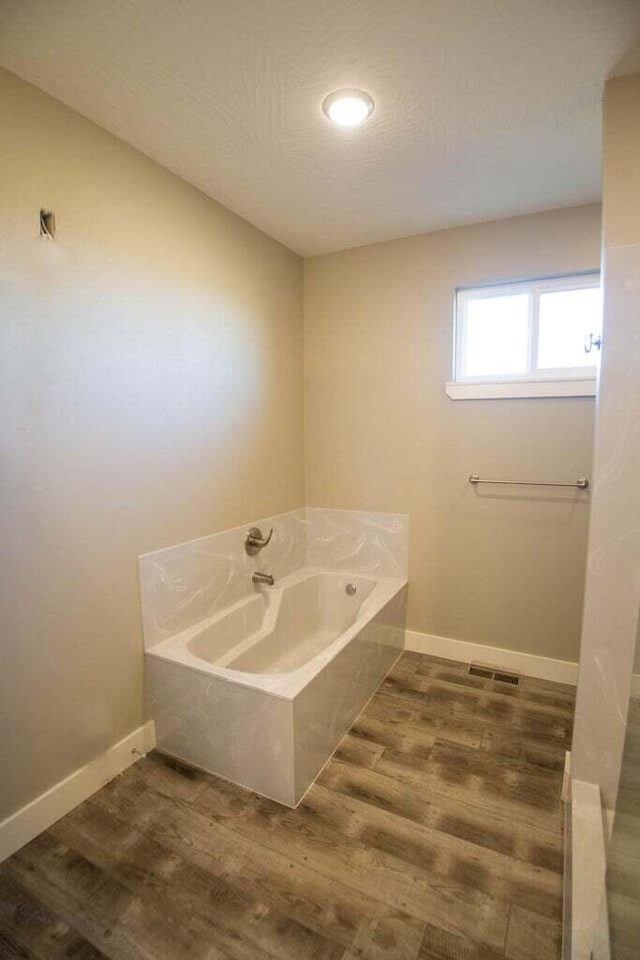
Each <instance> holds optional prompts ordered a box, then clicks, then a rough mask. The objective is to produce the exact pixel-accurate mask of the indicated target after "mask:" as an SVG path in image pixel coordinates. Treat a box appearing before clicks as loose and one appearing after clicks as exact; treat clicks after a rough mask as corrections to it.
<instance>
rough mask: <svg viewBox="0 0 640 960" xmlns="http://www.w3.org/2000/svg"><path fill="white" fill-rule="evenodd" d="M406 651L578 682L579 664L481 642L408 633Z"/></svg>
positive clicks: (526, 675) (538, 676)
mask: <svg viewBox="0 0 640 960" xmlns="http://www.w3.org/2000/svg"><path fill="white" fill-rule="evenodd" d="M405 649H406V650H413V651H414V652H415V653H428V654H430V655H431V656H433V657H444V659H446V660H456V661H458V662H460V663H482V664H486V665H487V666H492V667H495V668H496V669H501V670H511V671H513V672H515V673H521V674H522V675H523V676H525V677H536V678H537V679H539V680H553V681H555V682H556V683H570V684H572V685H573V686H575V685H576V684H577V682H578V664H577V663H574V662H573V661H571V660H554V659H553V657H539V656H538V655H537V654H534V653H521V652H520V651H519V650H506V649H503V648H502V647H489V646H485V644H482V643H471V642H470V641H469V640H454V639H452V638H451V637H437V636H434V635H433V634H429V633H417V632H416V631H415V630H407V632H406V641H405Z"/></svg>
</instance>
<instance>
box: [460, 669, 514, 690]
mask: <svg viewBox="0 0 640 960" xmlns="http://www.w3.org/2000/svg"><path fill="white" fill-rule="evenodd" d="M469 673H470V674H471V676H472V677H483V678H484V679H485V680H498V681H499V682H500V683H512V684H513V685H514V686H516V687H517V686H518V684H519V683H520V677H519V676H518V675H517V674H515V673H504V672H503V671H501V670H491V669H490V668H489V667H481V666H477V665H476V664H473V663H472V664H471V666H470V667H469Z"/></svg>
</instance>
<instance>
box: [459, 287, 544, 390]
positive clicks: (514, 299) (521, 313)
mask: <svg viewBox="0 0 640 960" xmlns="http://www.w3.org/2000/svg"><path fill="white" fill-rule="evenodd" d="M529 300H530V297H529V294H527V293H524V294H523V293H520V294H516V295H511V296H501V297H479V298H478V299H471V300H469V301H467V305H466V316H465V327H466V329H465V333H464V350H463V358H462V373H463V376H466V377H488V376H506V375H508V374H514V375H518V374H523V373H526V372H527V369H528V364H529Z"/></svg>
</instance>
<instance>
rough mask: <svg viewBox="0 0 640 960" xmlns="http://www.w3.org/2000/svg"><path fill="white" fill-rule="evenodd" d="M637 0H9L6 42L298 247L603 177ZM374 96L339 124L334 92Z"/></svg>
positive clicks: (425, 224)
mask: <svg viewBox="0 0 640 960" xmlns="http://www.w3.org/2000/svg"><path fill="white" fill-rule="evenodd" d="M639 31H640V2H639V0H321V2H317V0H107V2H105V0H0V62H1V63H2V64H3V65H4V66H6V67H7V68H8V69H10V70H13V71H14V72H15V73H17V74H19V75H20V76H22V77H24V78H25V79H26V80H29V81H31V82H32V83H35V84H36V85H37V86H39V87H41V88H42V89H43V90H46V91H47V92H48V93H50V94H52V95H53V96H55V97H57V98H58V99H59V100H62V101H63V102H64V103H66V104H68V105H69V106H71V107H73V108H74V109H76V110H78V111H79V112H80V113H82V114H84V115H85V116H87V117H90V118H91V119H92V120H94V121H95V122H96V123H98V124H100V125H101V126H103V127H105V128H106V129H107V130H110V131H111V132H112V133H115V134H116V135H117V136H119V137H121V138H122V139H123V140H126V141H127V142H128V143H130V144H133V146H135V147H137V148H138V149H140V150H141V151H143V152H144V153H146V154H148V155H149V156H150V157H153V158H154V159H155V160H157V161H158V162H159V163H161V164H163V165H164V166H166V167H168V168H169V169H170V170H173V171H175V172H176V173H177V174H179V175H180V176H182V177H184V179H185V180H188V181H190V182H191V183H193V184H195V185H196V186H198V187H200V188H201V189H202V190H203V191H204V192H205V193H208V194H209V195H210V196H212V197H215V198H216V199H217V200H219V201H221V202H222V203H224V204H225V205H226V206H228V207H230V208H231V209H232V210H235V211H236V212H237V213H239V214H240V215H241V216H243V217H246V219H247V220H250V221H251V222H252V223H254V224H256V225H257V226H259V227H261V228H262V229H263V230H265V231H266V232H267V233H270V234H271V235H272V236H274V237H276V238H278V239H279V240H281V241H282V242H283V243H285V244H287V246H289V247H291V248H292V249H294V250H296V251H298V252H299V253H302V254H305V255H308V254H314V253H320V252H325V251H329V250H337V249H341V248H344V247H349V246H354V245H357V244H363V243H370V242H374V241H377V240H385V239H389V238H391V237H397V236H403V235H408V234H413V233H421V232H423V231H427V230H434V229H438V228H440V227H444V226H452V225H454V224H459V223H469V222H472V221H477V220H487V219H494V218H499V217H505V216H510V215H513V214H517V213H524V212H529V211H533V210H542V209H549V208H552V207H560V206H565V205H569V204H578V203H586V202H589V201H592V200H596V199H598V198H599V195H600V163H601V147H600V140H601V118H600V112H601V97H602V85H603V82H604V79H605V77H606V75H607V74H608V73H610V72H612V71H613V70H615V68H616V65H617V64H618V63H623V64H624V65H625V69H626V71H627V72H629V71H630V70H631V69H634V68H635V67H636V66H637V67H640V63H637V61H636V60H635V59H634V57H633V55H632V56H631V60H630V55H629V48H630V47H631V46H632V42H633V40H634V39H635V37H636V35H637V33H638V32H639ZM351 86H357V87H362V88H363V89H365V90H367V91H369V92H370V93H371V94H372V95H373V97H374V99H375V101H376V109H375V113H374V115H373V117H372V118H371V120H370V121H369V123H368V124H367V125H366V126H364V127H362V128H360V129H356V130H350V131H348V130H340V129H336V128H334V127H333V126H331V125H330V124H329V123H328V121H327V120H326V119H325V118H324V116H323V115H322V113H321V110H320V104H321V102H322V99H323V97H324V96H325V94H326V93H328V92H330V91H331V90H335V89H336V88H339V87H351Z"/></svg>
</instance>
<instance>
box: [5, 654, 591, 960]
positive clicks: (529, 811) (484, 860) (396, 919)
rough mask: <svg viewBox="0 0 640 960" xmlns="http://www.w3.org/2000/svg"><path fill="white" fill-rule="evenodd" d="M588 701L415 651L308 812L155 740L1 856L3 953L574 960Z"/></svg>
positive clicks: (357, 727)
mask: <svg viewBox="0 0 640 960" xmlns="http://www.w3.org/2000/svg"><path fill="white" fill-rule="evenodd" d="M573 704H574V694H573V690H572V688H570V687H565V686H560V685H556V684H552V683H549V682H546V681H540V680H532V679H528V678H527V679H524V680H523V681H522V682H521V685H520V686H518V687H515V686H513V687H512V686H509V685H507V684H503V683H499V682H494V681H491V680H484V679H480V678H477V677H472V676H469V675H468V673H467V672H466V667H465V666H464V665H462V664H456V663H452V662H449V661H446V660H438V659H435V658H431V657H425V656H421V655H419V654H414V653H405V654H403V656H402V657H401V659H400V660H399V662H398V663H397V664H396V666H395V668H394V669H393V671H392V673H391V674H390V675H389V676H388V677H387V679H386V680H385V681H384V682H383V683H382V685H381V686H380V688H379V690H378V692H377V693H376V695H375V696H374V697H373V699H372V700H371V701H370V702H369V704H368V705H367V707H366V708H365V710H364V711H363V713H362V714H361V715H360V717H359V718H358V720H357V721H356V722H355V724H354V725H353V727H352V729H351V730H350V732H349V733H348V734H347V736H346V737H345V738H344V740H343V741H342V743H341V744H340V747H339V748H338V750H337V752H336V754H335V755H334V757H333V759H332V760H331V761H330V762H329V764H328V765H327V766H326V767H325V769H324V770H323V772H322V774H321V775H320V777H319V779H318V780H317V782H316V783H315V784H314V786H313V787H312V788H311V789H310V790H309V792H308V793H307V795H306V796H305V798H304V799H303V801H302V803H301V804H300V806H299V807H298V808H297V809H296V810H289V809H287V808H285V807H281V806H279V805H278V804H276V803H274V802H272V801H270V800H265V799H264V798H262V797H259V796H257V795H255V794H252V793H250V792H249V791H247V790H243V789H241V788H240V787H236V786H234V785H233V784H230V783H227V782H225V781H223V780H220V779H218V778H216V777H213V776H208V775H206V774H203V773H200V772H198V771H194V770H192V769H189V768H186V767H183V766H181V765H180V764H176V763H174V762H171V761H168V760H166V759H163V758H162V757H161V756H159V755H158V754H153V755H151V756H149V757H147V758H146V759H144V760H141V761H140V762H139V763H137V764H136V765H135V766H133V767H131V768H130V769H129V770H128V771H127V772H126V773H125V774H123V775H122V776H121V777H118V778H117V779H116V780H114V781H112V782H111V783H110V784H108V785H107V786H106V787H104V788H103V789H102V790H100V791H99V792H98V793H97V794H95V795H94V796H93V797H91V798H90V799H89V800H87V801H86V802H85V803H83V804H81V805H80V806H79V807H77V808H76V809H75V810H74V811H72V812H71V813H70V814H69V815H68V816H66V817H64V819H62V820H60V821H59V822H58V823H57V824H55V825H54V826H53V827H51V828H50V829H49V830H47V831H46V832H45V833H43V834H41V835H40V836H39V837H37V838H36V839H35V840H33V841H32V842H31V843H30V844H28V845H27V846H26V847H24V848H23V849H22V850H20V851H18V853H16V854H14V856H13V857H11V858H10V859H9V860H7V861H5V862H4V863H3V864H2V865H0V957H1V958H2V960H14V958H18V957H19V958H39V960H61V958H71V957H72V958H74V960H89V958H92V960H93V958H103V957H108V958H110V960H138V958H144V960H192V958H193V960H205V958H206V960H217V958H233V960H267V958H270V960H274V958H276V960H338V958H340V960H356V958H367V960H499V958H508V960H529V958H530V960H556V958H558V957H559V956H560V921H561V909H562V805H561V802H560V790H561V783H562V769H563V764H564V751H565V749H566V748H567V747H568V746H569V742H570V735H571V723H572V716H573Z"/></svg>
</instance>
